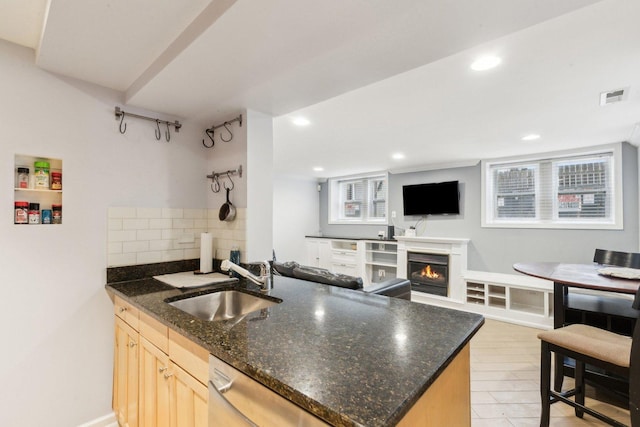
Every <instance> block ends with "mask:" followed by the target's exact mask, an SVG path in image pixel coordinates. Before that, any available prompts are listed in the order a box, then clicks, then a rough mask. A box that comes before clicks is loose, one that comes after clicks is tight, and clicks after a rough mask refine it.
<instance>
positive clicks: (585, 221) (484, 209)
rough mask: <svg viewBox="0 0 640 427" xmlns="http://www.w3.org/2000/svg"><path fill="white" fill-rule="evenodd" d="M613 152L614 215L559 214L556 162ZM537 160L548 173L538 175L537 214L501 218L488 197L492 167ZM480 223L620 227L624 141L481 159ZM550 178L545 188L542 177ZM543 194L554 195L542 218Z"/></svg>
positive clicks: (492, 225) (493, 225) (611, 207)
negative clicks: (546, 215)
mask: <svg viewBox="0 0 640 427" xmlns="http://www.w3.org/2000/svg"><path fill="white" fill-rule="evenodd" d="M600 155H611V161H610V167H611V172H610V175H609V179H610V180H611V183H610V184H611V185H610V188H611V190H612V191H613V195H612V197H611V198H610V199H609V205H608V206H607V209H608V210H611V211H612V212H611V215H610V216H609V217H608V218H607V219H604V220H599V219H595V218H594V219H589V218H581V219H568V218H560V217H559V215H558V212H559V206H558V200H557V196H558V188H557V187H558V185H557V183H558V177H557V171H556V167H553V166H554V165H555V164H557V162H561V161H567V162H569V161H571V160H578V159H579V158H585V159H586V158H588V157H590V156H594V157H595V156H600ZM544 163H549V164H550V165H551V167H550V170H549V171H547V172H543V169H544V168H543V167H540V166H541V165H542V164H544ZM531 164H537V165H538V168H539V170H540V173H549V174H550V175H549V176H548V177H547V178H539V177H537V179H536V183H535V188H536V217H535V218H520V219H499V218H497V216H496V215H495V213H494V207H495V206H494V201H493V200H489V199H488V198H489V197H493V196H494V194H493V188H489V187H488V186H492V185H493V178H492V176H491V171H492V168H493V167H495V166H501V165H504V166H505V167H508V166H524V165H531ZM481 175H482V176H481V226H482V227H483V228H541V229H544V228H546V229H594V230H621V229H623V228H624V224H623V194H622V192H623V188H622V187H623V182H622V147H621V144H619V143H618V144H613V145H607V146H598V147H592V148H590V149H584V150H570V151H562V152H555V153H542V154H537V155H531V156H523V157H509V158H503V159H490V160H483V161H481ZM545 180H546V181H547V183H548V188H546V189H545V188H544V187H545V186H544V185H542V182H541V181H545ZM542 198H551V204H550V206H549V209H551V215H550V217H549V218H548V219H543V218H540V217H539V216H540V210H539V208H540V203H541V202H540V200H541V199H542Z"/></svg>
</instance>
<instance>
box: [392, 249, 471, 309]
mask: <svg viewBox="0 0 640 427" xmlns="http://www.w3.org/2000/svg"><path fill="white" fill-rule="evenodd" d="M395 239H396V240H397V241H398V277H402V278H405V279H406V278H407V252H422V253H433V254H446V255H449V295H448V297H447V299H450V300H453V301H457V302H460V303H462V302H463V301H464V300H465V284H464V278H463V273H464V272H465V271H466V270H467V246H468V244H469V241H470V239H464V238H455V237H424V236H421V237H409V236H398V237H395ZM416 296H417V295H416ZM412 298H413V296H412ZM434 298H443V297H435V296H434Z"/></svg>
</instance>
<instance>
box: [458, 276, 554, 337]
mask: <svg viewBox="0 0 640 427" xmlns="http://www.w3.org/2000/svg"><path fill="white" fill-rule="evenodd" d="M465 285H466V289H465V292H466V298H465V306H466V307H467V308H468V310H469V311H474V312H477V313H480V314H484V315H486V316H487V317H492V318H496V319H501V320H507V321H517V322H518V323H521V324H527V325H531V326H538V327H551V326H553V285H552V284H551V283H550V282H549V283H547V282H546V281H542V280H538V279H533V280H531V278H527V277H520V276H517V275H511V274H497V273H487V272H481V271H467V272H466V273H465Z"/></svg>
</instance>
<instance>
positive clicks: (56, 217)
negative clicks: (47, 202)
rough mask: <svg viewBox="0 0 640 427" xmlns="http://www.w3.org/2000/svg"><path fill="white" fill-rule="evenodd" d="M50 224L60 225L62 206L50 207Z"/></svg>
mask: <svg viewBox="0 0 640 427" xmlns="http://www.w3.org/2000/svg"><path fill="white" fill-rule="evenodd" d="M51 210H52V211H53V212H52V214H53V215H52V220H51V223H52V224H62V205H51Z"/></svg>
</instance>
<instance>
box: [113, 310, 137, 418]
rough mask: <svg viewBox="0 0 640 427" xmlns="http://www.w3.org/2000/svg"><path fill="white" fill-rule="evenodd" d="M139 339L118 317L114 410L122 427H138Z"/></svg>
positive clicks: (116, 326)
mask: <svg viewBox="0 0 640 427" xmlns="http://www.w3.org/2000/svg"><path fill="white" fill-rule="evenodd" d="M138 339H139V336H138V332H137V331H136V330H135V329H133V328H132V327H131V326H130V325H129V324H127V323H126V322H125V321H124V320H122V319H121V318H120V317H116V323H115V351H114V373H113V410H114V412H115V413H116V418H117V420H118V424H120V425H121V426H122V427H137V426H138V344H139V342H138Z"/></svg>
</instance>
